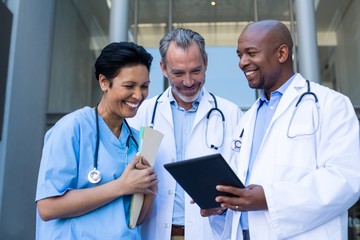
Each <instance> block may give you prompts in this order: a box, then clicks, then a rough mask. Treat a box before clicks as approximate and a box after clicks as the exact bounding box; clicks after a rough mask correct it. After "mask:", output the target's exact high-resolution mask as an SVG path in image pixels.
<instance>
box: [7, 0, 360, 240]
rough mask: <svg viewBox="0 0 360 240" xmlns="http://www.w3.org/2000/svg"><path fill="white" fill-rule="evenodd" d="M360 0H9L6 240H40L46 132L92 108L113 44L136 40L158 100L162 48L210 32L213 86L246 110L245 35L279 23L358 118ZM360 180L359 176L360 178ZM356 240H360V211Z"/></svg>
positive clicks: (298, 62)
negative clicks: (265, 23) (100, 60)
mask: <svg viewBox="0 0 360 240" xmlns="http://www.w3.org/2000/svg"><path fill="white" fill-rule="evenodd" d="M359 12H360V1H359V0H342V1H337V0H213V1H211V0H181V1H179V0H178V1H175V0H112V1H111V0H46V1H40V0H1V1H0V236H1V237H0V238H1V239H6V240H7V239H16V240H21V239H26V240H28V239H34V238H35V202H34V199H35V189H36V181H37V172H38V167H39V161H40V157H41V149H42V145H43V137H44V134H45V132H46V130H47V129H48V128H49V127H51V126H52V125H53V124H54V123H55V122H56V121H57V120H58V119H59V118H60V117H61V116H63V115H64V114H66V113H68V112H71V111H73V110H75V109H78V108H81V107H83V106H85V105H89V106H94V105H95V104H96V103H97V102H98V101H99V99H100V92H99V88H98V86H97V81H96V80H95V76H94V68H93V65H94V62H95V59H96V57H97V56H98V55H99V53H100V51H101V49H102V48H103V47H104V46H105V45H107V44H108V43H110V42H112V41H135V42H137V43H138V44H141V45H143V46H144V47H145V48H146V49H147V50H148V51H149V52H151V54H152V55H153V56H154V61H153V66H152V69H151V76H150V78H151V85H150V94H149V96H153V95H155V94H158V93H160V92H162V91H163V90H164V88H165V87H166V86H167V82H166V81H165V80H164V79H163V77H162V75H161V71H160V68H159V60H160V57H159V53H158V43H159V40H160V38H161V37H162V36H163V35H164V34H165V33H166V32H167V31H168V30H169V29H171V28H174V27H184V28H191V29H193V30H195V31H197V32H199V33H200V34H202V35H203V36H204V38H205V41H206V46H207V52H208V55H209V67H208V71H207V81H206V88H207V89H208V90H209V91H211V92H214V93H216V94H217V95H220V96H223V97H225V98H228V99H229V100H231V101H233V102H235V103H237V104H238V105H239V106H240V107H241V108H242V109H243V110H246V109H247V108H248V107H249V106H251V105H252V103H253V102H254V101H255V99H256V97H257V92H256V91H255V90H252V89H250V88H249V87H248V85H247V82H246V80H245V78H244V76H243V73H242V72H241V71H240V70H239V68H238V57H237V55H236V45H237V38H238V36H239V34H240V32H241V31H242V29H243V28H244V26H245V25H246V24H247V23H249V22H252V21H254V20H262V19H277V20H281V21H283V22H284V23H285V24H286V25H287V26H288V27H289V29H290V31H291V33H292V35H293V38H294V40H295V43H296V44H295V45H296V46H295V48H294V56H293V57H294V60H295V66H294V68H295V70H296V71H299V72H301V73H302V74H303V75H304V76H305V77H306V78H308V79H310V80H313V81H316V82H319V83H320V84H323V85H326V86H328V87H330V88H333V89H335V90H337V91H339V92H341V93H344V94H345V95H347V96H348V97H349V98H350V99H351V101H352V103H353V105H354V108H355V109H356V111H357V113H358V116H359V106H360V94H359V93H360V82H359V80H358V78H359V76H360V65H359V59H360V16H359V14H357V13H359ZM359 174H360V173H359ZM359 212H360V211H359V208H357V207H356V206H354V207H353V208H352V209H351V211H350V215H349V230H350V231H349V239H360V235H359V229H360V220H359V218H360V213H359Z"/></svg>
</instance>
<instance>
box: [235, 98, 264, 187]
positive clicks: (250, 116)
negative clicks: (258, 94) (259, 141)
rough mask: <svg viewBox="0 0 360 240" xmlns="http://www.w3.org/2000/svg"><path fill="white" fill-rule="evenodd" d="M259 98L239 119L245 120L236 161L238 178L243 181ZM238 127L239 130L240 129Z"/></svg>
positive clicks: (246, 169) (244, 180)
mask: <svg viewBox="0 0 360 240" xmlns="http://www.w3.org/2000/svg"><path fill="white" fill-rule="evenodd" d="M259 104H260V100H259V99H257V101H256V102H255V103H254V105H253V106H252V107H251V108H250V109H249V110H248V111H247V112H246V113H245V115H244V116H243V117H242V119H241V120H240V121H241V122H242V121H245V122H244V124H243V126H242V128H244V134H243V138H242V146H241V149H240V153H239V159H238V161H237V169H238V171H237V175H238V176H239V178H240V180H241V181H242V182H243V183H245V182H246V176H247V171H248V166H249V161H250V153H251V145H252V138H253V133H254V127H255V119H256V115H257V109H258V107H259ZM242 128H241V129H238V130H239V131H241V130H242Z"/></svg>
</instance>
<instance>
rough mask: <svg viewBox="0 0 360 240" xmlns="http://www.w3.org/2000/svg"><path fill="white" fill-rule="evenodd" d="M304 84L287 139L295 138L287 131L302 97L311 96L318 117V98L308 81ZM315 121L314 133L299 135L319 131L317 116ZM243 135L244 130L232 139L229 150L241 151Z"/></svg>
mask: <svg viewBox="0 0 360 240" xmlns="http://www.w3.org/2000/svg"><path fill="white" fill-rule="evenodd" d="M306 84H307V91H306V92H304V93H303V94H301V95H300V97H299V99H298V101H297V102H296V104H295V109H294V111H293V114H292V116H291V119H290V123H289V127H288V131H287V136H288V137H289V138H294V137H295V136H289V129H290V126H291V124H292V121H293V118H294V115H295V113H296V111H297V109H298V106H299V104H300V103H301V101H302V99H303V98H304V96H306V95H311V96H313V98H314V101H315V105H316V108H317V113H318V115H319V101H318V98H317V96H316V94H315V93H314V92H312V91H311V90H310V81H309V80H306ZM317 121H318V122H317V127H315V130H314V131H312V132H310V133H303V134H301V135H312V134H314V133H315V132H316V131H317V130H318V129H319V123H320V118H319V116H318V118H317ZM243 134H244V129H242V130H241V133H240V136H239V139H234V140H233V141H232V142H231V149H232V150H233V151H235V152H240V149H241V146H242V136H243Z"/></svg>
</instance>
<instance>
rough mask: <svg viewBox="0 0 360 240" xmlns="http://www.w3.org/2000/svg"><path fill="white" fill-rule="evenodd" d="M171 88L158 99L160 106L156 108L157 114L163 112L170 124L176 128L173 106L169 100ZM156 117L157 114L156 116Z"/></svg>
mask: <svg viewBox="0 0 360 240" xmlns="http://www.w3.org/2000/svg"><path fill="white" fill-rule="evenodd" d="M169 94H170V88H168V89H166V90H165V92H164V93H163V94H162V96H161V97H160V98H159V100H158V106H157V110H156V114H161V115H162V116H163V118H164V119H166V121H167V122H168V123H169V124H170V126H171V127H172V129H173V128H174V122H173V117H172V113H171V106H170V100H169ZM155 118H156V116H155Z"/></svg>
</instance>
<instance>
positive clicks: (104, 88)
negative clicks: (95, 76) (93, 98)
mask: <svg viewBox="0 0 360 240" xmlns="http://www.w3.org/2000/svg"><path fill="white" fill-rule="evenodd" d="M99 85H100V88H101V90H102V91H103V92H106V91H107V89H108V88H109V85H110V82H109V80H108V79H107V78H106V77H105V76H104V75H102V74H100V75H99Z"/></svg>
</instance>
